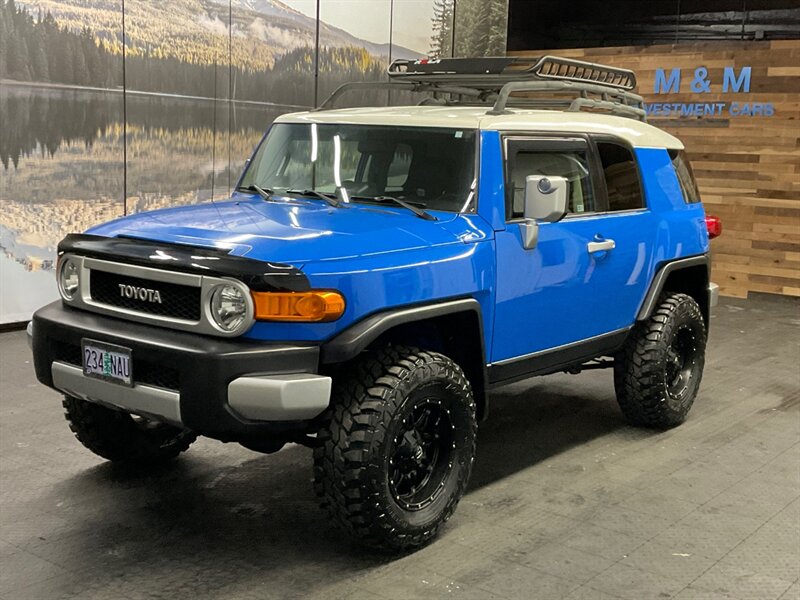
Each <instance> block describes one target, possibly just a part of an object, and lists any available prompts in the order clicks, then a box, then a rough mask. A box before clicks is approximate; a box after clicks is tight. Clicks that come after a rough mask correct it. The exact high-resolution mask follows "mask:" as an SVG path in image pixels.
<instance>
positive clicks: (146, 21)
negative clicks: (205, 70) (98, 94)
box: [17, 0, 427, 71]
mask: <svg viewBox="0 0 800 600" xmlns="http://www.w3.org/2000/svg"><path fill="white" fill-rule="evenodd" d="M17 6H19V7H24V8H25V9H26V10H27V12H29V13H30V14H31V15H35V16H38V15H46V14H47V13H50V14H52V15H53V17H54V18H55V21H56V22H57V23H58V24H59V25H61V26H63V27H65V28H67V29H69V30H71V31H76V32H79V31H82V30H83V29H84V28H87V27H88V28H89V29H90V30H91V31H92V33H93V34H94V35H95V37H96V38H97V39H98V40H100V41H101V42H102V43H103V44H104V45H105V46H106V47H107V48H108V49H109V50H111V51H112V52H121V29H122V22H121V14H122V13H121V2H120V1H119V0H88V1H87V0H23V1H18V2H17ZM231 7H232V11H231V12H232V15H231V14H229V10H230V8H231ZM231 7H229V4H228V2H227V0H170V2H168V3H167V2H164V3H161V2H152V1H151V0H126V2H125V19H126V38H127V39H126V41H127V53H128V55H129V56H137V55H138V56H149V57H153V58H176V59H178V60H181V61H184V62H189V63H194V64H201V65H209V64H215V63H216V64H226V63H227V57H228V55H229V50H230V53H231V55H232V56H231V59H232V62H233V64H234V65H237V66H240V67H242V68H245V69H250V70H254V71H256V70H262V69H264V68H268V67H271V66H273V65H274V63H275V61H276V59H277V58H278V57H280V56H282V55H284V54H286V53H287V52H290V51H292V50H296V49H298V48H305V47H312V46H313V45H314V36H315V28H316V22H315V19H314V18H313V17H309V16H307V15H305V14H303V13H301V12H299V11H296V10H294V9H292V8H290V7H288V6H287V5H285V4H283V3H282V2H280V1H278V0H233V2H232V5H231ZM230 16H232V19H231V31H230V32H229V31H228V22H229V17H230ZM229 33H230V34H232V35H233V37H234V43H233V44H232V45H230V48H229V37H228V36H229ZM320 43H321V46H326V47H329V48H344V47H357V48H363V49H365V50H366V51H367V52H369V53H370V54H371V55H373V56H388V55H389V45H388V44H376V43H373V42H369V41H367V40H362V39H360V38H357V37H356V36H354V35H352V34H350V33H348V32H346V31H344V30H343V29H340V28H337V27H333V26H330V25H327V24H325V23H322V24H321V27H320ZM426 51H427V49H420V50H419V51H414V50H410V49H408V48H404V47H401V46H397V45H395V46H393V48H392V55H393V56H394V57H397V58H416V57H419V56H420V55H423V54H425V52H426Z"/></svg>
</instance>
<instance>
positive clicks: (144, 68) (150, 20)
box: [125, 0, 229, 213]
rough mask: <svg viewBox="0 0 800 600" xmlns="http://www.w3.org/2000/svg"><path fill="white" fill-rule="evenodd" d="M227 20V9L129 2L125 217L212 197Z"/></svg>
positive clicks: (226, 52)
mask: <svg viewBox="0 0 800 600" xmlns="http://www.w3.org/2000/svg"><path fill="white" fill-rule="evenodd" d="M228 15H229V9H228V6H227V5H223V4H216V3H205V4H203V5H202V10H201V12H200V13H198V12H197V10H196V7H195V6H194V5H190V4H188V3H179V2H163V3H162V2H149V1H147V0H126V2H125V45H126V48H125V51H126V56H125V67H126V91H127V105H126V110H127V123H126V125H127V127H126V133H127V163H126V169H127V170H126V174H127V202H126V209H127V212H129V213H131V212H139V211H143V210H152V209H156V208H163V207H166V206H174V205H177V204H188V203H194V202H200V201H204V200H208V199H210V198H211V197H212V185H213V183H214V179H215V174H216V171H215V168H216V166H217V165H216V164H215V160H214V158H215V157H214V152H215V141H216V132H215V130H214V125H215V110H216V108H217V104H218V99H217V98H215V93H219V90H220V89H226V88H227V79H226V75H225V72H226V71H227V70H226V69H224V65H226V64H227V57H228V55H229V33H228V29H229V17H228ZM221 66H222V67H223V68H222V69H221V68H220V67H221ZM220 71H222V73H220ZM223 97H224V96H223Z"/></svg>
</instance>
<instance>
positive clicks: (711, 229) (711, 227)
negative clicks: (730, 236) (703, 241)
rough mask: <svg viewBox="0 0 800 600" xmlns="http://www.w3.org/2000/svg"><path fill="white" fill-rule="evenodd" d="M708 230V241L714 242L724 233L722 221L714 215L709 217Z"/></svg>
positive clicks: (707, 221)
mask: <svg viewBox="0 0 800 600" xmlns="http://www.w3.org/2000/svg"><path fill="white" fill-rule="evenodd" d="M706 229H707V230H708V239H710V240H713V239H714V238H715V237H718V236H719V235H720V234H721V233H722V220H721V219H720V218H719V217H714V216H712V215H709V216H707V217H706Z"/></svg>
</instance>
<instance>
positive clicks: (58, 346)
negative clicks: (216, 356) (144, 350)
mask: <svg viewBox="0 0 800 600" xmlns="http://www.w3.org/2000/svg"><path fill="white" fill-rule="evenodd" d="M52 343H53V358H54V359H55V360H57V361H60V362H65V363H67V364H70V365H73V366H76V367H81V368H83V357H82V356H81V347H80V346H78V345H77V344H70V343H68V342H62V341H59V340H55V341H53V342H52ZM131 359H132V362H133V381H134V383H143V384H146V385H154V386H156V387H160V388H166V389H168V390H175V391H177V390H178V389H179V388H180V375H179V372H178V369H175V368H172V367H169V366H166V365H163V364H161V363H157V362H152V361H149V360H144V359H142V358H141V357H140V356H139V355H138V354H137V353H136V352H133V353H132V355H131Z"/></svg>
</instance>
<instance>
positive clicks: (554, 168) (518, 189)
mask: <svg viewBox="0 0 800 600" xmlns="http://www.w3.org/2000/svg"><path fill="white" fill-rule="evenodd" d="M510 158H511V161H510V163H509V173H508V180H507V182H506V185H507V186H509V187H510V188H511V189H510V190H509V191H510V198H511V210H510V214H509V215H508V218H510V219H513V218H518V217H521V216H523V213H524V210H525V180H526V178H527V177H528V175H546V176H548V177H564V178H565V179H566V180H567V182H568V191H567V211H568V212H569V213H572V214H581V213H587V212H593V211H594V210H596V206H595V198H594V190H593V189H592V180H591V177H590V175H589V161H588V159H587V156H586V152H583V151H566V152H558V151H541V152H540V151H529V150H518V151H517V152H516V154H515V155H514V156H513V157H510Z"/></svg>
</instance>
